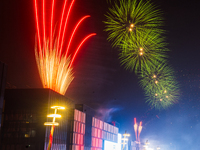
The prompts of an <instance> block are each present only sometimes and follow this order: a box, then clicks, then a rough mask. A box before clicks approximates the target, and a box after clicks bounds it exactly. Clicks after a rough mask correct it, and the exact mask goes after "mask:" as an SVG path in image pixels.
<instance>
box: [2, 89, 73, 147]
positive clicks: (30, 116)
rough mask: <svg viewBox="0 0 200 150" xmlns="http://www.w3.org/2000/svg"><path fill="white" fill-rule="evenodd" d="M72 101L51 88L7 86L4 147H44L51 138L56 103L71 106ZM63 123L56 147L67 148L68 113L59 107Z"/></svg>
mask: <svg viewBox="0 0 200 150" xmlns="http://www.w3.org/2000/svg"><path fill="white" fill-rule="evenodd" d="M71 103H72V102H71V101H70V100H69V99H67V98H66V97H65V96H62V95H60V94H59V93H57V92H54V91H52V90H50V89H6V90H5V109H4V112H3V114H4V116H3V121H2V134H1V141H2V142H1V147H0V149H1V150H7V149H15V150H21V149H31V150H44V149H46V147H47V145H48V142H49V134H50V127H49V126H48V127H47V126H44V122H50V121H52V118H47V114H52V113H54V110H53V109H51V108H50V106H53V105H61V106H65V107H66V108H67V107H70V106H71V105H72V104H71ZM58 113H59V114H60V115H61V116H62V118H60V119H59V120H58V122H59V127H57V128H56V129H55V131H54V136H53V144H52V149H58V150H61V149H66V140H67V113H66V112H65V111H59V110H58Z"/></svg>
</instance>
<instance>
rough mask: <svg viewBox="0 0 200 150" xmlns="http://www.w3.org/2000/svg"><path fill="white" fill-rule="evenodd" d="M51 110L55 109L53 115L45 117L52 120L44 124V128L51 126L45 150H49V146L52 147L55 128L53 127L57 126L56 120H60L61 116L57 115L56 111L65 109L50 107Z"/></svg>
mask: <svg viewBox="0 0 200 150" xmlns="http://www.w3.org/2000/svg"><path fill="white" fill-rule="evenodd" d="M51 109H55V111H54V114H49V115H47V117H50V118H53V121H52V122H45V123H44V125H45V126H51V131H50V135H49V144H48V147H47V150H50V149H51V146H52V142H53V132H54V128H55V126H58V125H59V123H58V122H55V121H56V118H61V115H59V114H57V110H58V109H62V110H63V109H65V107H62V106H52V107H51Z"/></svg>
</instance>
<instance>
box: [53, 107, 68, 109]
mask: <svg viewBox="0 0 200 150" xmlns="http://www.w3.org/2000/svg"><path fill="white" fill-rule="evenodd" d="M51 108H52V109H65V107H63V106H51Z"/></svg>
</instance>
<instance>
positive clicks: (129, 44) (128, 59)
mask: <svg viewBox="0 0 200 150" xmlns="http://www.w3.org/2000/svg"><path fill="white" fill-rule="evenodd" d="M165 46H166V43H165V41H164V38H163V37H161V36H160V34H157V33H155V32H152V30H147V32H146V34H143V35H140V36H137V37H132V38H130V39H129V40H127V41H126V42H125V41H124V42H122V43H121V44H120V54H119V58H120V61H121V64H122V65H124V66H125V68H126V69H128V70H131V71H133V70H134V71H135V73H136V74H137V73H138V72H143V71H145V70H147V71H148V70H151V68H152V67H153V66H154V65H155V64H158V63H163V62H165V61H166V58H167V55H166V51H168V49H167V48H165Z"/></svg>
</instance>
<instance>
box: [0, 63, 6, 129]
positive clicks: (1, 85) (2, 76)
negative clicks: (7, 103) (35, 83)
mask: <svg viewBox="0 0 200 150" xmlns="http://www.w3.org/2000/svg"><path fill="white" fill-rule="evenodd" d="M6 72H7V65H6V64H4V63H2V62H0V130H1V118H2V109H3V101H4V91H5V86H6ZM0 133H1V132H0Z"/></svg>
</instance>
